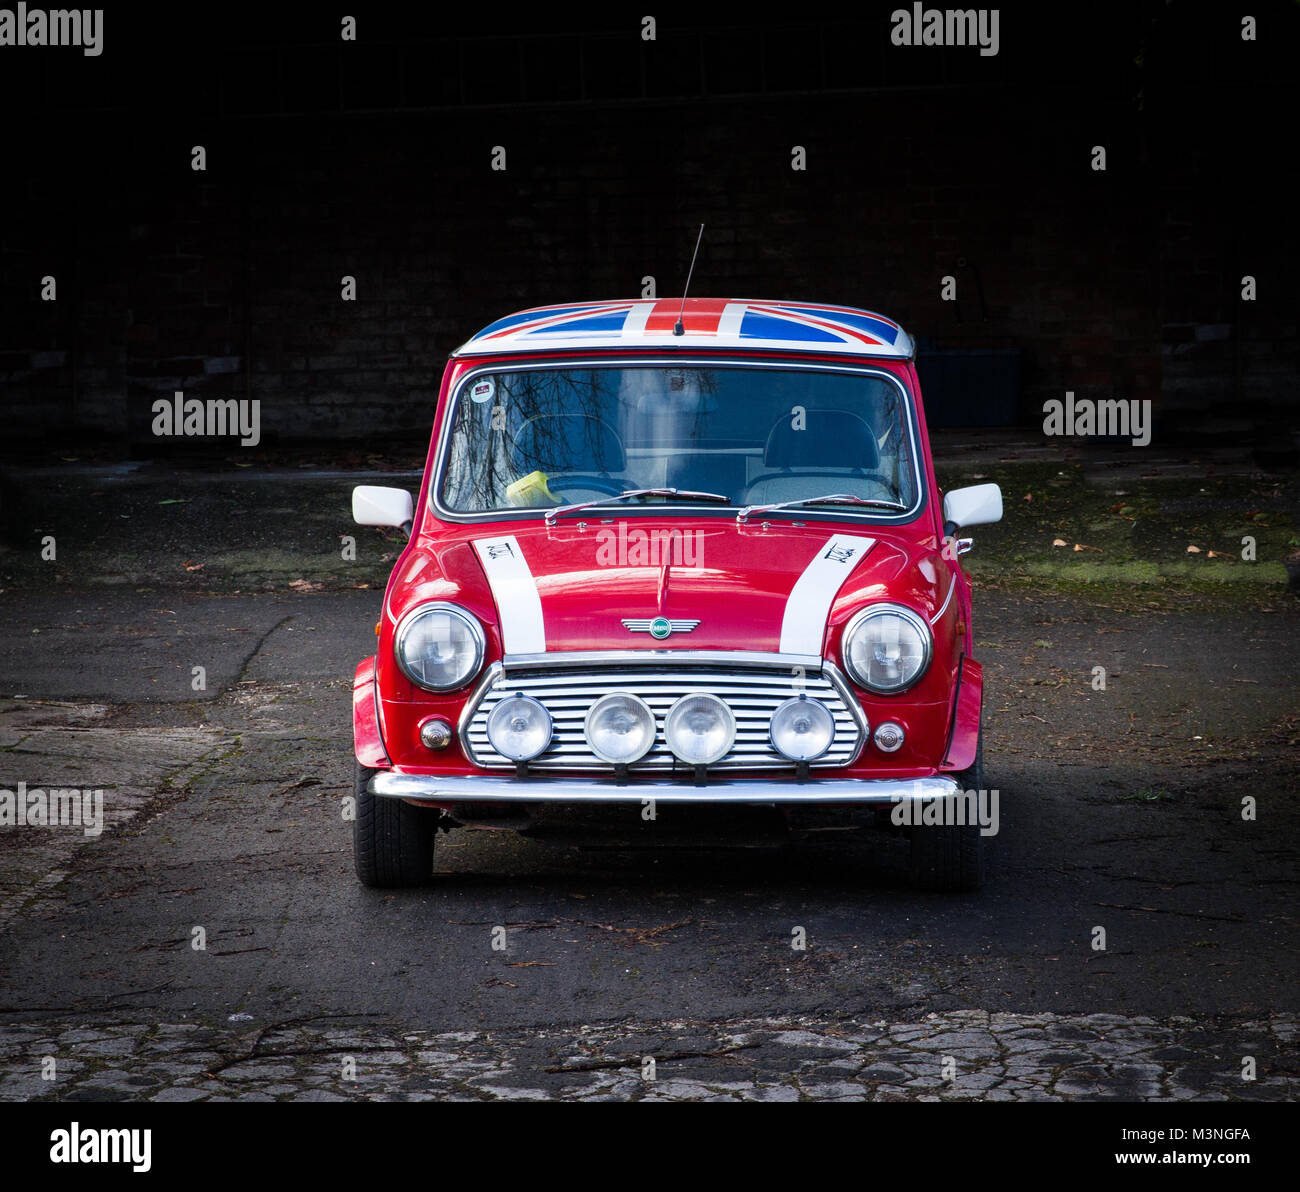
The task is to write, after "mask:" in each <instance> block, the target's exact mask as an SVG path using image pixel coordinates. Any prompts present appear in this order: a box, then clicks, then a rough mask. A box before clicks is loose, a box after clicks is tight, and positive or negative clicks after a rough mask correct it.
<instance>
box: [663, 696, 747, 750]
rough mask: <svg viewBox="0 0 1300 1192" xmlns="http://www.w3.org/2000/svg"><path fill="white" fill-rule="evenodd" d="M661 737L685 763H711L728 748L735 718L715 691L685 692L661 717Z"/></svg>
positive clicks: (734, 728) (733, 732)
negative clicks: (711, 692) (697, 693)
mask: <svg viewBox="0 0 1300 1192" xmlns="http://www.w3.org/2000/svg"><path fill="white" fill-rule="evenodd" d="M664 740H666V741H667V742H668V748H669V749H671V750H672V751H673V755H674V756H675V757H676V758H677V759H678V760H679V761H683V762H685V763H686V764H687V765H688V766H711V765H712V764H713V763H714V762H716V761H720V760H721V759H722V758H724V757H726V756H727V754H728V753H730V752H731V746H732V745H733V744H734V743H735V740H736V718H735V717H734V716H732V714H731V709H730V708H728V707H727V705H726V704H724V703H723V702H722V701H721V700H720V699H719V698H718V697H717V696H716V695H684V696H682V698H681V699H679V700H678V701H677V702H676V703H675V704H673V706H672V707H671V708H669V709H668V715H667V716H666V717H664Z"/></svg>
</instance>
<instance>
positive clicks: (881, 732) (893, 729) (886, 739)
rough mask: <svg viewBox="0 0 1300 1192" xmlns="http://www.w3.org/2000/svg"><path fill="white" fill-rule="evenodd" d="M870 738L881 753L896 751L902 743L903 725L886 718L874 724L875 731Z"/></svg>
mask: <svg viewBox="0 0 1300 1192" xmlns="http://www.w3.org/2000/svg"><path fill="white" fill-rule="evenodd" d="M872 740H874V741H875V743H876V748H877V749H879V750H880V751H881V752H882V753H897V752H898V750H899V749H901V748H902V745H903V726H902V725H901V724H895V723H894V722H893V721H892V720H886V721H885V722H884V723H883V724H878V725H877V726H876V733H875V736H874V737H873V738H872Z"/></svg>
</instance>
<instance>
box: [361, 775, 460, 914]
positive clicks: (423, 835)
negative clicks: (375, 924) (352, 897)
mask: <svg viewBox="0 0 1300 1192" xmlns="http://www.w3.org/2000/svg"><path fill="white" fill-rule="evenodd" d="M354 765H355V778H354V785H353V794H354V795H355V796H356V801H357V807H356V818H355V819H354V820H353V821H352V852H353V855H354V858H355V860H356V866H357V877H358V878H360V879H361V883H362V885H366V886H377V887H379V888H380V889H393V888H396V887H402V886H423V885H425V884H427V883H428V881H429V880H430V878H431V876H432V871H433V838H434V837H435V836H436V835H437V832H438V818H439V816H440V815H441V814H442V813H441V812H439V811H435V810H433V809H431V808H428V807H413V806H412V805H411V804H410V803H404V802H402V800H401V799H381V798H379V797H377V796H375V795H372V794H370V792H369V791H367V790H366V783H368V782H369V781H370V778H371V775H373V774H374V773H375V771H374V770H368V769H366V767H364V766H363V765H361V763H360V762H355V763H354Z"/></svg>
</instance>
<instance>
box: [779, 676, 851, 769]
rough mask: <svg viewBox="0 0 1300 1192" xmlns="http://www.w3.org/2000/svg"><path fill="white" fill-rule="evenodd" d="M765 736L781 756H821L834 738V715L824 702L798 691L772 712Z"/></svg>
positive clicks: (804, 759) (807, 759) (797, 759)
mask: <svg viewBox="0 0 1300 1192" xmlns="http://www.w3.org/2000/svg"><path fill="white" fill-rule="evenodd" d="M768 735H769V736H770V737H771V739H772V747H773V748H774V749H775V750H776V751H777V752H778V753H779V754H781V756H782V757H788V758H789V759H790V760H791V761H792V762H810V761H812V760H813V759H814V758H818V757H821V755H822V754H823V753H825V752H826V751H827V750H828V749H829V748H830V747H831V742H832V741H833V740H835V717H834V716H832V715H831V713H830V709H829V708H827V707H826V705H825V704H822V703H819V702H818V701H817V700H815V699H809V698H808V697H807V695H805V694H803V693H802V692H801V693H800V694H799V695H797V696H795V697H794V698H793V699H788V700H786V701H785V703H783V704H781V705H780V707H778V708H777V710H776V711H775V712H773V713H772V722H771V724H770V725H769V726H768Z"/></svg>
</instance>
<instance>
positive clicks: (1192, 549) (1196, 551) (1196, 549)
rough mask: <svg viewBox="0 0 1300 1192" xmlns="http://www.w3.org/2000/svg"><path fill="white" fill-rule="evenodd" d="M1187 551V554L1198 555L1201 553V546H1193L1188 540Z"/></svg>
mask: <svg viewBox="0 0 1300 1192" xmlns="http://www.w3.org/2000/svg"><path fill="white" fill-rule="evenodd" d="M1187 553H1188V554H1189V555H1199V554H1200V553H1201V548H1200V547H1199V546H1193V545H1192V544H1191V543H1190V542H1189V543H1188V544H1187Z"/></svg>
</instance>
